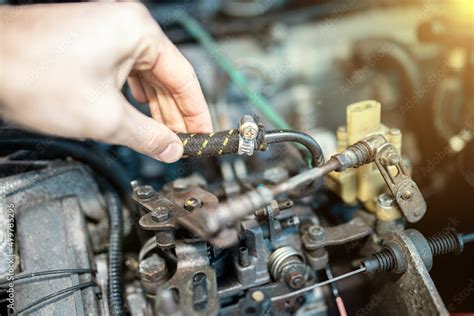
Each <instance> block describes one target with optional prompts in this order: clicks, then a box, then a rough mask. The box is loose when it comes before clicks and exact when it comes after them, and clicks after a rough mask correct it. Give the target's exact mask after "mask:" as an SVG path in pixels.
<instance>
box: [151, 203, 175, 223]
mask: <svg viewBox="0 0 474 316" xmlns="http://www.w3.org/2000/svg"><path fill="white" fill-rule="evenodd" d="M151 217H152V218H153V219H154V220H155V221H157V222H164V221H166V220H168V218H169V217H170V212H169V210H168V209H167V208H166V207H163V206H159V207H158V208H156V209H154V210H153V211H152V212H151Z"/></svg>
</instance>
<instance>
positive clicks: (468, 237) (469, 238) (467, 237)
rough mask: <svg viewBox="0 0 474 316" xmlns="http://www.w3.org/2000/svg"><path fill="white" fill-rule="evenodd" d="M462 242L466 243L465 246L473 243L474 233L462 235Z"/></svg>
mask: <svg viewBox="0 0 474 316" xmlns="http://www.w3.org/2000/svg"><path fill="white" fill-rule="evenodd" d="M462 240H463V241H464V244H467V243H468V242H473V241H474V232H472V233H466V234H463V235H462Z"/></svg>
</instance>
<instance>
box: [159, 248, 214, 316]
mask: <svg viewBox="0 0 474 316" xmlns="http://www.w3.org/2000/svg"><path fill="white" fill-rule="evenodd" d="M176 259H177V262H178V266H177V267H176V272H175V274H174V275H173V277H172V278H171V279H170V280H168V282H167V283H165V284H164V287H165V288H169V289H170V290H171V291H172V292H173V293H174V294H175V295H176V296H178V297H179V303H178V304H179V309H180V310H181V312H182V313H183V315H217V312H218V308H219V299H218V296H217V278H216V272H215V271H214V269H212V268H211V266H210V265H209V257H208V254H207V245H206V243H205V242H198V243H192V244H188V243H183V242H177V243H176Z"/></svg>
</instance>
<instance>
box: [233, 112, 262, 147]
mask: <svg viewBox="0 0 474 316" xmlns="http://www.w3.org/2000/svg"><path fill="white" fill-rule="evenodd" d="M257 136H258V124H257V121H256V120H255V118H254V117H253V116H252V115H248V114H246V115H244V116H242V118H241V119H240V123H239V150H238V154H239V155H243V154H246V155H248V156H252V155H253V152H254V150H255V148H256V147H257Z"/></svg>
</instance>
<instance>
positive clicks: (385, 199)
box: [377, 193, 395, 208]
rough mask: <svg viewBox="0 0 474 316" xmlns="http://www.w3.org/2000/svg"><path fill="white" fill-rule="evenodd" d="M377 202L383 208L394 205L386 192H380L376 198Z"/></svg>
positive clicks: (393, 201)
mask: <svg viewBox="0 0 474 316" xmlns="http://www.w3.org/2000/svg"><path fill="white" fill-rule="evenodd" d="M377 202H378V204H379V205H380V206H381V207H383V208H391V207H393V206H394V205H395V200H394V199H393V197H392V196H391V195H390V194H388V193H382V194H380V195H379V196H378V198H377Z"/></svg>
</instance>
